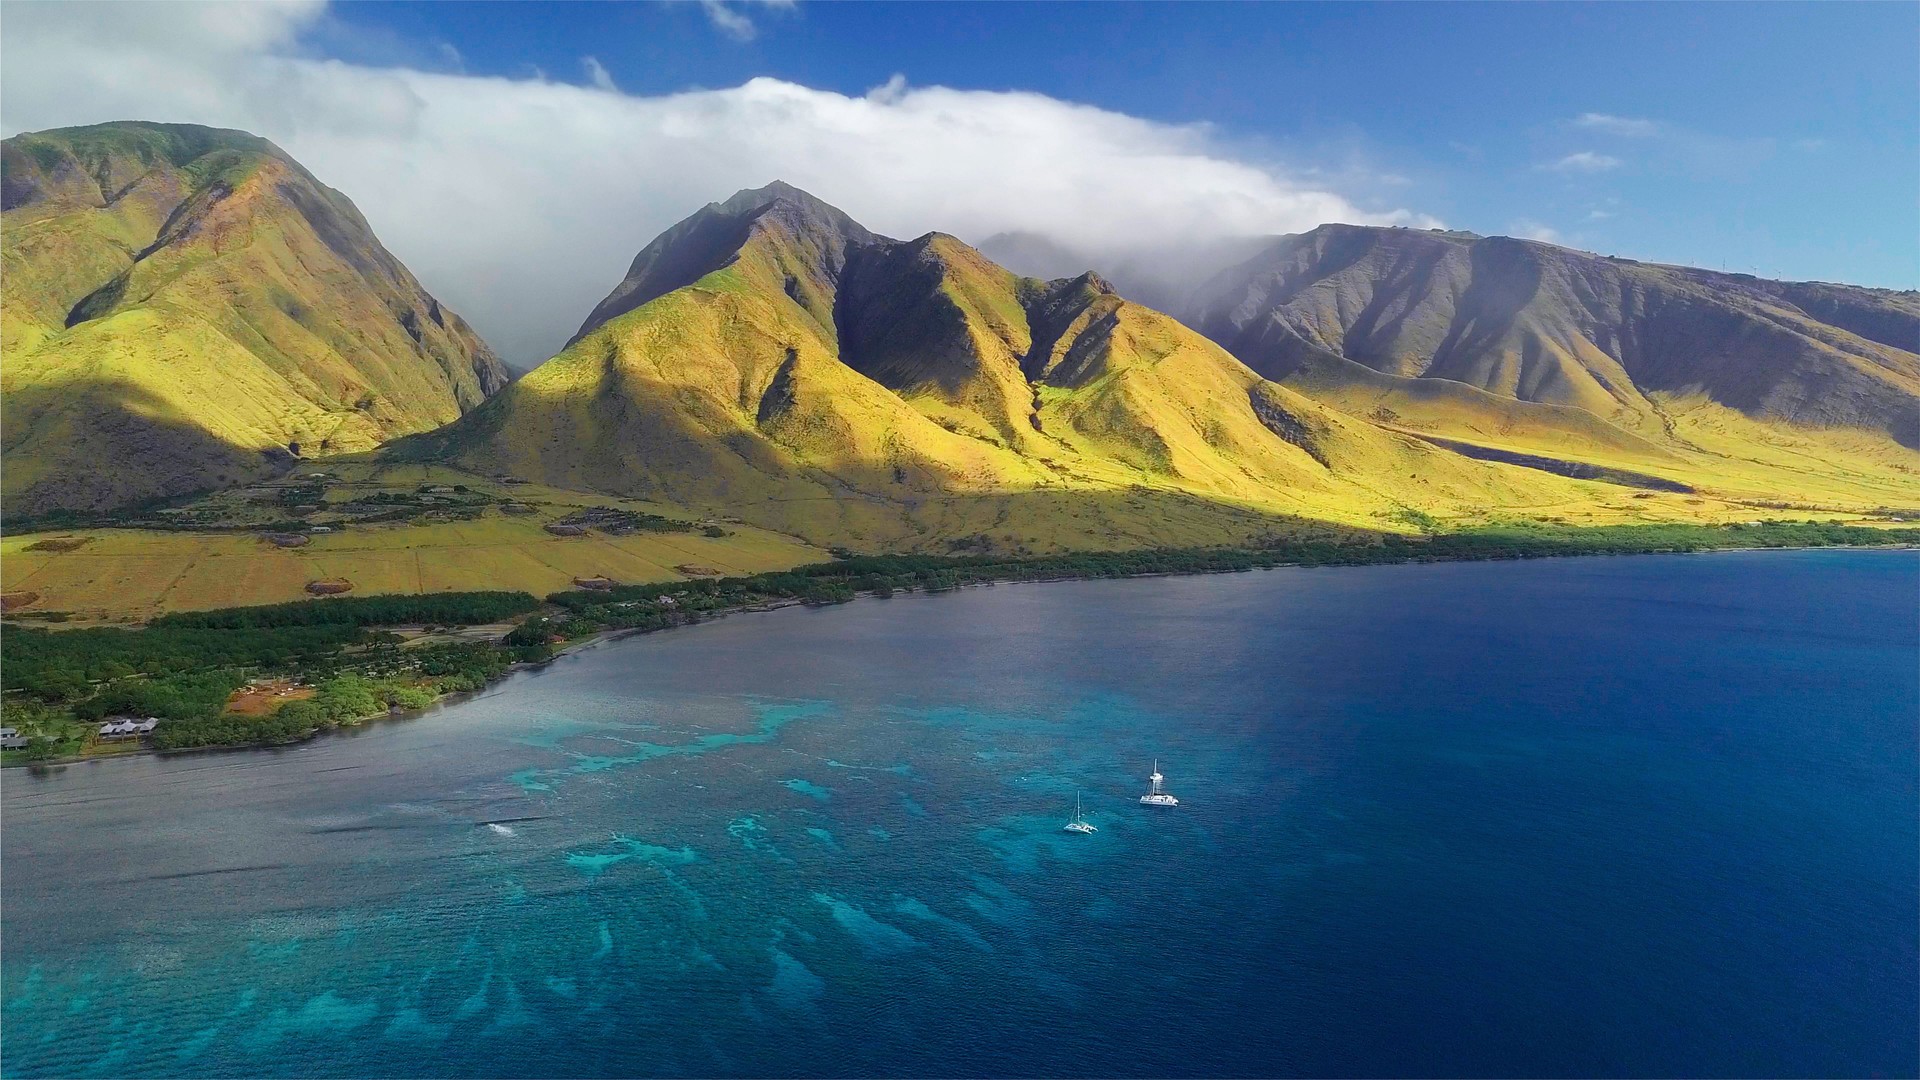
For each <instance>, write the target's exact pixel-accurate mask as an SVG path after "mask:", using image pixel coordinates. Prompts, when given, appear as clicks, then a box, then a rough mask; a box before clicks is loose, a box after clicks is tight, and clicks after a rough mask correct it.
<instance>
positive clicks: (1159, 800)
mask: <svg viewBox="0 0 1920 1080" xmlns="http://www.w3.org/2000/svg"><path fill="white" fill-rule="evenodd" d="M1140 803H1141V805H1143V806H1179V805H1180V800H1179V799H1176V798H1174V797H1173V796H1171V795H1142V796H1140Z"/></svg>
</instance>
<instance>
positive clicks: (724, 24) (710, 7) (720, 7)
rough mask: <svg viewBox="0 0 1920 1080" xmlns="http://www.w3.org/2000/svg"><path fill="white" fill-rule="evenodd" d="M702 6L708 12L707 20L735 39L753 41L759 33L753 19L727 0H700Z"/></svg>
mask: <svg viewBox="0 0 1920 1080" xmlns="http://www.w3.org/2000/svg"><path fill="white" fill-rule="evenodd" d="M700 8H701V10H703V11H705V12H706V13H707V21H708V22H710V23H712V24H713V28H714V29H715V30H718V31H720V32H721V33H723V34H725V35H727V36H728V37H730V38H732V39H734V40H735V41H752V40H753V38H754V35H755V34H757V33H759V31H758V29H757V28H756V27H755V26H754V25H753V20H752V19H749V18H747V17H746V16H745V15H742V14H740V13H739V12H738V11H735V10H734V9H732V8H730V7H728V6H727V5H726V2H725V0H700Z"/></svg>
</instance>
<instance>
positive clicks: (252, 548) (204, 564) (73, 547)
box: [0, 461, 827, 625]
mask: <svg viewBox="0 0 1920 1080" xmlns="http://www.w3.org/2000/svg"><path fill="white" fill-rule="evenodd" d="M328 471H329V473H331V474H332V475H334V476H335V477H337V478H339V481H340V483H341V485H342V487H343V488H345V489H350V491H351V493H352V494H356V495H364V494H366V493H367V492H368V491H371V490H379V489H382V488H385V489H391V490H394V491H412V490H414V489H415V488H416V487H417V486H418V485H421V484H455V483H457V484H463V485H468V486H471V487H472V488H473V489H475V490H478V491H486V492H490V493H493V494H498V495H504V496H508V497H511V498H513V499H515V500H517V501H518V502H519V503H520V504H521V505H523V506H527V507H530V508H532V510H533V512H532V513H530V514H527V515H525V516H515V515H508V514H504V513H501V512H499V511H498V510H489V511H488V512H486V513H485V514H484V515H482V516H481V517H480V518H478V519H476V520H472V521H452V522H442V523H432V524H394V525H380V526H368V527H355V528H352V529H347V530H344V531H338V532H332V533H313V534H309V535H308V536H307V543H306V544H305V546H302V547H295V548H282V547H277V546H275V545H274V544H273V543H272V542H271V541H270V540H269V539H267V538H266V537H265V536H263V535H261V534H259V533H255V532H230V533H213V534H210V533H204V532H199V533H195V532H153V531H141V530H132V529H80V530H68V531H63V532H48V533H29V534H25V535H19V536H8V537H5V538H0V583H3V584H4V591H5V592H6V593H7V594H8V595H10V596H12V597H14V598H15V600H16V602H18V601H19V600H21V599H24V594H32V597H33V599H32V600H31V603H28V604H25V605H24V606H21V607H18V608H16V611H26V612H46V611H60V612H67V613H70V614H71V615H72V616H74V619H73V620H71V621H70V622H68V623H66V624H65V625H73V624H75V623H76V622H77V623H98V622H100V621H128V620H140V619H144V618H147V617H150V616H152V615H156V614H159V613H162V612H167V611H180V610H188V609H195V608H210V607H230V606H234V605H241V604H266V603H275V602H279V601H284V600H300V599H309V598H310V597H309V594H308V592H307V585H308V583H310V582H315V581H344V582H346V583H348V584H350V585H351V586H352V592H353V594H354V595H367V594H372V593H383V592H399V593H418V592H445V591H450V590H455V591H457V590H467V589H523V590H526V591H528V592H532V593H534V594H535V595H545V594H547V593H550V592H554V591H556V590H561V589H570V588H574V587H575V579H576V578H578V579H591V578H606V579H610V580H613V581H617V582H622V583H635V582H648V581H670V580H676V579H679V578H683V577H687V576H689V575H690V574H697V573H700V572H705V571H717V572H720V573H724V574H751V573H758V572H761V571H765V570H776V569H783V568H785V567H789V566H795V565H798V564H801V563H806V562H819V561H821V560H824V559H825V558H827V554H826V552H824V551H822V550H820V549H818V548H813V547H809V546H807V545H805V544H803V543H800V542H799V541H796V540H794V539H793V538H791V537H788V536H783V535H780V534H777V533H770V532H767V531H765V530H762V529H757V528H754V527H752V526H748V525H744V524H740V523H736V522H727V523H725V525H724V527H723V531H724V532H725V534H726V535H724V536H719V537H710V536H707V535H704V534H703V533H702V532H700V531H697V530H695V531H682V532H642V533H636V534H633V535H628V536H617V535H609V534H607V533H605V532H602V531H597V530H593V531H588V532H587V533H586V535H583V536H556V535H554V534H552V533H550V532H548V531H547V530H546V528H545V526H546V524H547V523H549V522H552V521H555V520H557V519H559V518H561V517H564V516H565V515H567V514H568V513H571V512H573V511H576V510H578V509H580V508H582V507H603V506H604V507H618V508H626V509H635V510H643V511H648V512H655V513H665V514H669V515H672V514H674V513H676V511H674V510H673V509H672V508H668V507H661V506H658V505H654V504H645V503H637V502H631V501H627V500H619V499H612V498H607V497H605V496H599V495H588V494H583V493H580V492H570V491H557V490H553V489H550V488H545V487H542V486H540V485H533V484H516V485H502V484H497V483H493V482H490V481H488V480H486V479H485V478H482V477H476V476H473V475H471V474H468V473H463V472H458V471H454V470H448V469H442V468H438V467H433V466H422V465H405V464H403V465H390V464H380V465H370V464H359V463H356V462H351V461H349V462H345V463H340V462H336V463H331V464H329V466H328ZM75 540H78V541H83V542H82V543H79V544H73V543H71V541H75Z"/></svg>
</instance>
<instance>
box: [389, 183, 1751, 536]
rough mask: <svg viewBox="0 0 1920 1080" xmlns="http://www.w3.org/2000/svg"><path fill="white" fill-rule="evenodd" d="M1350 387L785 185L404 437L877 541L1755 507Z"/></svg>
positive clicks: (1604, 432) (657, 261)
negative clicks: (1523, 462) (1514, 455)
mask: <svg viewBox="0 0 1920 1080" xmlns="http://www.w3.org/2000/svg"><path fill="white" fill-rule="evenodd" d="M1340 404H1341V402H1338V401H1336V402H1333V403H1331V404H1329V403H1325V402H1322V401H1317V400H1315V399H1314V398H1313V397H1311V396H1309V395H1308V394H1306V393H1303V392H1301V391H1300V390H1296V389H1290V388H1289V387H1287V386H1283V385H1280V384H1277V383H1275V382H1273V381H1270V380H1268V379H1265V378H1263V377H1262V376H1260V375H1259V374H1257V373H1256V372H1255V371H1254V370H1253V369H1251V368H1249V367H1248V366H1247V365H1245V364H1243V363H1241V362H1240V361H1239V360H1237V359H1235V358H1234V357H1233V356H1231V355H1229V354H1228V353H1227V352H1226V351H1225V350H1223V349H1222V348H1221V347H1219V346H1218V345H1216V344H1214V343H1213V342H1211V341H1209V340H1207V339H1206V338H1204V337H1202V336H1200V335H1199V334H1197V333H1195V332H1194V331H1192V330H1190V329H1188V328H1187V327H1185V326H1183V325H1182V324H1180V323H1179V322H1177V321H1175V320H1174V319H1172V318H1171V317H1169V316H1166V315H1163V314H1160V313H1158V312H1155V311H1152V310H1149V309H1147V308H1144V307H1141V306H1140V305H1137V304H1133V303H1129V302H1127V301H1126V300H1124V299H1122V298H1121V297H1119V296H1118V295H1116V294H1115V293H1114V292H1113V290H1112V289H1111V288H1110V287H1108V286H1107V285H1106V283H1105V282H1103V281H1101V280H1100V279H1098V278H1097V277H1094V276H1093V275H1083V276H1081V277H1079V278H1071V279H1063V280H1059V281H1054V282H1041V281H1037V280H1034V279H1030V278H1021V277H1018V276H1016V275H1014V274H1012V273H1010V272H1008V271H1007V270H1005V269H1003V268H1001V267H999V266H996V265H995V264H993V263H992V262H991V261H989V260H988V259H986V258H985V257H984V256H982V255H980V254H979V253H978V252H977V251H974V250H973V249H971V248H969V247H967V246H966V245H965V244H962V243H960V242H959V241H957V240H955V239H953V238H952V237H949V236H944V235H940V234H930V235H928V236H925V237H921V238H920V239H917V240H913V241H909V242H899V241H891V240H886V239H884V238H880V237H876V236H874V235H873V234H871V233H868V232H867V231H866V230H864V229H861V228H859V227H858V226H857V225H854V224H853V223H851V222H850V221H848V220H847V219H846V218H845V216H844V215H841V214H839V212H838V211H835V210H833V209H832V208H831V207H827V206H825V205H824V204H822V203H819V202H818V201H817V200H814V199H812V198H811V197H810V196H807V195H805V194H804V193H802V192H798V191H795V190H794V189H792V188H787V187H784V186H776V187H773V188H768V189H763V190H761V191H758V192H743V193H741V194H740V195H736V196H735V197H734V198H733V199H730V200H728V201H727V202H726V203H720V204H714V205H712V206H709V207H708V208H706V209H705V210H703V211H701V212H700V213H699V214H696V215H695V216H694V217H693V218H690V219H688V220H687V221H685V222H682V223H681V224H680V225H677V226H675V228H674V229H673V230H670V231H669V232H668V233H667V234H664V235H663V236H662V238H661V239H660V240H658V241H656V242H655V243H654V244H652V245H650V246H649V248H648V249H647V250H646V251H644V252H643V253H642V256H641V257H640V258H639V259H636V260H635V264H634V270H633V272H632V273H631V274H630V276H629V279H628V280H627V281H626V282H623V283H622V285H621V286H620V287H619V288H617V289H616V290H615V291H614V293H613V294H612V295H610V296H609V297H608V299H607V300H606V301H604V302H603V303H602V304H601V305H600V307H599V308H597V309H596V312H595V314H594V316H593V317H591V318H589V319H588V321H587V323H586V324H585V325H584V326H583V327H582V329H581V332H580V335H579V336H578V337H577V338H576V339H575V340H574V342H573V343H572V344H571V345H570V346H569V347H568V348H567V349H566V350H565V351H564V352H562V353H561V354H560V355H559V356H557V357H555V358H553V359H552V360H550V361H548V362H547V363H546V364H544V365H542V366H541V367H539V368H538V369H536V370H535V371H533V372H532V373H530V374H529V375H527V376H526V377H525V378H523V379H521V380H520V381H519V382H517V383H515V384H514V385H513V386H512V387H510V388H508V390H507V391H505V392H504V393H502V394H501V395H499V396H498V397H496V398H495V399H494V400H493V401H490V402H488V403H487V404H486V405H485V406H483V407H482V408H481V409H479V410H477V411H476V412H475V413H473V414H470V415H469V416H467V417H465V418H463V419H462V420H461V421H460V422H458V423H456V424H454V425H451V426H450V427H449V428H447V429H446V430H444V431H441V432H436V433H433V434H431V435H427V436H421V437H416V438H414V439H409V440H406V441H405V442H403V443H402V444H400V445H399V446H398V447H396V448H395V450H394V451H393V452H394V453H395V454H396V455H398V456H404V457H419V458H435V457H446V458H451V459H454V460H458V461H460V462H462V463H463V464H465V465H467V466H469V467H473V468H477V469H481V470H485V471H503V472H508V473H514V474H518V475H522V476H526V477H529V478H532V479H534V480H537V481H538V482H541V483H545V484H550V485H554V486H558V487H565V488H577V489H593V490H601V491H610V492H617V493H621V494H624V495H629V496H634V497H640V498H646V499H652V500H658V501H662V502H668V503H674V504H678V505H682V506H688V507H695V508H703V509H712V510H719V511H724V512H727V513H731V514H735V515H738V516H739V517H741V518H742V519H744V520H747V521H751V522H754V523H756V524H760V525H764V526H767V527H770V528H775V529H779V530H782V531H786V532H790V533H793V534H795V535H798V536H801V537H803V538H805V539H807V540H809V541H811V542H814V543H817V544H839V543H848V544H857V545H867V546H877V547H935V548H941V547H946V546H951V545H953V544H956V543H958V544H976V545H977V544H986V545H991V546H994V547H997V548H1006V549H1017V548H1020V547H1030V548H1034V549H1045V548H1056V547H1103V546H1133V545H1137V544H1151V543H1159V542H1168V541H1169V540H1171V539H1175V538H1177V541H1178V542H1182V543H1205V542H1230V541H1242V540H1246V539H1248V538H1251V537H1255V536H1258V535H1260V534H1261V533H1263V532H1267V531H1270V530H1272V529H1274V528H1276V527H1278V523H1279V522H1282V521H1283V520H1297V519H1299V518H1313V519H1321V520H1330V521H1338V522H1345V523H1350V524H1362V525H1371V526H1376V527H1377V526H1382V525H1387V526H1392V527H1404V526H1403V525H1402V523H1404V522H1407V521H1414V520H1425V516H1427V515H1431V516H1435V517H1439V518H1444V519H1451V520H1458V521H1485V520H1497V519H1500V518H1502V517H1507V516H1516V515H1517V516H1530V517H1548V518H1554V519H1560V520H1673V519H1686V518H1711V517H1714V516H1715V515H1717V514H1721V513H1727V512H1737V511H1736V509H1735V507H1734V506H1733V504H1732V503H1730V502H1728V501H1726V500H1722V499H1718V498H1709V497H1701V496H1699V495H1697V494H1694V493H1690V492H1686V491H1685V490H1684V485H1680V484H1666V485H1664V487H1665V490H1652V489H1650V485H1649V484H1646V483H1639V482H1638V481H1641V480H1645V479H1646V478H1647V476H1650V475H1651V471H1650V470H1626V471H1621V472H1619V473H1616V474H1609V476H1608V477H1607V479H1611V480H1613V481H1616V482H1595V481H1593V480H1587V479H1578V478H1573V477H1568V476H1562V475H1557V474H1555V473H1554V472H1552V471H1548V470H1544V469H1541V468H1529V467H1521V466H1518V465H1512V464H1504V463H1498V462H1490V461H1483V460H1476V458H1475V457H1474V456H1470V455H1468V454H1463V453H1460V452H1456V450H1454V449H1450V448H1448V447H1446V446H1443V445H1440V444H1438V443H1436V442H1435V441H1433V440H1432V439H1430V438H1428V437H1424V435H1425V433H1423V432H1420V431H1417V430H1414V429H1413V428H1410V427H1405V426H1403V425H1397V424H1395V423H1393V422H1390V421H1386V420H1382V419H1381V418H1379V417H1377V416H1370V415H1367V414H1366V413H1365V412H1361V411H1354V410H1351V409H1343V408H1341V407H1338V406H1339V405H1340ZM1539 408H1540V409H1541V410H1543V411H1551V410H1552V409H1553V408H1554V407H1550V406H1540V407H1539ZM1560 411H1561V412H1564V413H1565V414H1566V415H1567V416H1568V417H1576V414H1577V416H1578V417H1586V420H1585V421H1580V420H1578V419H1577V418H1576V419H1565V420H1563V423H1562V426H1566V425H1568V424H1571V425H1573V426H1575V427H1578V426H1579V424H1580V423H1587V424H1588V425H1589V426H1590V427H1592V428H1593V429H1594V430H1595V434H1594V436H1593V437H1594V439H1595V440H1596V441H1599V442H1602V443H1605V442H1606V440H1607V439H1612V440H1613V442H1614V443H1617V444H1618V447H1617V448H1618V449H1619V451H1620V452H1621V453H1623V454H1626V453H1644V454H1645V455H1647V456H1649V457H1651V458H1653V459H1656V460H1664V459H1663V458H1662V452H1661V451H1660V450H1659V449H1658V448H1657V447H1654V446H1652V445H1651V444H1648V443H1645V441H1644V440H1635V439H1633V438H1631V437H1630V436H1628V435H1624V434H1618V433H1611V429H1610V428H1609V426H1608V425H1605V424H1601V423H1599V422H1598V421H1595V420H1593V419H1592V418H1591V417H1590V416H1587V414H1585V413H1583V412H1581V411H1580V410H1578V409H1573V408H1563V409H1561V410H1560ZM1609 445H1611V444H1609ZM1643 474H1646V475H1643ZM1622 479H1624V480H1626V481H1628V482H1626V483H1622V482H1618V481H1621V480H1622ZM1653 479H1654V481H1656V482H1655V483H1653V484H1652V485H1651V487H1662V486H1663V485H1661V484H1660V483H1658V482H1657V481H1658V477H1653Z"/></svg>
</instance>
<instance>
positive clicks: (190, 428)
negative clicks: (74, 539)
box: [0, 123, 506, 514]
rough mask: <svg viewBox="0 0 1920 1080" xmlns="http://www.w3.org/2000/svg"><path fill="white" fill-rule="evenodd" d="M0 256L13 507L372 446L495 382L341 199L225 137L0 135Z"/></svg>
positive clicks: (114, 497) (225, 477)
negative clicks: (1, 138)
mask: <svg viewBox="0 0 1920 1080" xmlns="http://www.w3.org/2000/svg"><path fill="white" fill-rule="evenodd" d="M0 259H3V260H4V278H3V279H0V350H4V353H5V364H4V370H3V371H0V389H3V390H4V417H3V418H0V426H4V429H5V446H4V451H5V455H6V470H5V477H4V498H5V500H6V507H7V510H8V512H10V513H14V514H22V513H25V514H32V513H39V512H43V511H47V510H53V509H75V510H90V509H100V508H106V507H111V506H115V505H120V504H124V503H128V502H133V501H138V500H143V499H149V498H154V497H159V496H168V495H175V494H180V493H183V492H188V491H193V490H198V489H203V488H209V487H215V486H220V485H223V484H228V483H235V482H241V481H244V480H247V479H250V478H252V477H255V476H259V475H261V474H263V473H266V472H270V471H272V470H273V469H274V468H276V467H280V466H283V465H285V464H289V463H291V462H292V461H293V460H294V459H295V455H296V454H298V455H313V454H317V453H327V452H344V451H356V450H365V449H369V448H371V447H373V446H376V445H378V444H379V443H381V442H383V441H385V440H386V439H388V438H391V437H393V436H395V435H401V434H407V433H410V432H418V431H424V430H428V429H431V428H434V427H437V426H439V425H441V424H444V423H446V422H447V421H449V420H452V419H454V418H456V417H458V416H459V415H460V414H461V413H462V412H463V411H465V410H467V409H470V408H472V407H474V406H476V405H478V404H480V402H481V401H483V400H484V399H485V398H486V397H487V395H488V394H490V393H493V392H494V391H496V390H498V389H499V388H500V387H501V386H503V385H505V383H506V372H505V370H504V369H503V368H502V367H501V365H500V362H499V360H498V359H497V358H496V357H495V356H494V355H493V353H492V351H491V350H489V349H488V348H487V346H486V344H485V343H484V342H482V341H481V340H480V338H479V337H478V336H477V335H476V334H475V333H474V332H473V330H472V329H471V328H470V327H468V326H467V324H466V323H465V322H464V321H463V320H461V319H460V317H459V316H458V315H455V314H454V313H453V312H451V311H448V310H447V309H445V308H444V307H442V306H441V305H440V303H439V302H438V301H437V300H435V299H434V298H433V297H432V296H430V295H428V294H427V292H426V291H425V290H424V289H422V288H421V286H420V283H419V282H418V281H416V280H414V278H413V275H412V274H410V273H408V272H407V269H406V267H404V266H402V265H401V264H400V262H399V260H397V259H395V258H394V257H393V256H392V255H391V254H389V253H388V252H387V251H386V250H385V249H384V248H383V247H381V246H380V242H379V241H378V240H377V239H376V238H375V237H374V235H373V232H372V230H371V229H370V228H369V227H368V225H367V222H366V220H365V219H364V218H362V217H361V216H360V213H359V211H358V210H356V209H355V208H354V206H353V204H352V203H351V202H349V201H348V200H347V199H346V197H345V196H343V195H341V194H340V193H339V192H336V191H334V190H332V189H331V188H328V187H326V186H325V185H323V184H321V183H320V182H319V181H318V180H316V179H314V177H313V176H312V175H311V174H309V173H308V172H307V171H306V170H305V169H303V168H302V167H301V166H300V165H299V164H298V163H297V162H295V161H293V160H292V159H291V158H289V157H288V156H287V155H286V154H285V153H284V152H283V151H281V150H280V149H279V148H278V147H276V146H274V145H273V144H272V143H270V142H268V141H266V140H264V139H260V138H257V137H255V136H252V135H248V134H246V133H244V132H238V131H225V130H218V129H213V128H204V127H196V126H192V125H175V124H149V123H116V124H103V125H98V126H95V127H87V128H69V129H62V130H57V131H45V132H38V133H33V134H26V135H18V136H15V137H14V138H11V139H8V140H6V141H5V142H4V143H0ZM103 466H106V467H103Z"/></svg>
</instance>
